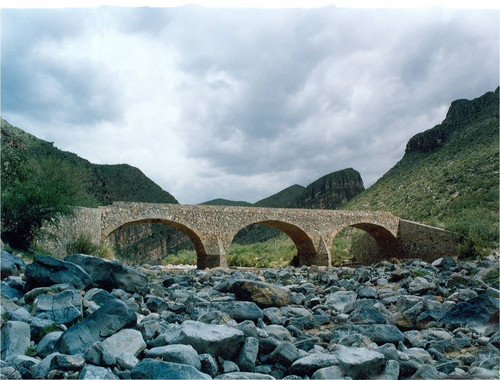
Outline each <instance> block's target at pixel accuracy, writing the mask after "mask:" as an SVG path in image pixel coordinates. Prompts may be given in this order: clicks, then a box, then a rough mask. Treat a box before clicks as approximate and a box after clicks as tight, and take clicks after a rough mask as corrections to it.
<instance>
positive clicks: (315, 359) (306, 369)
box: [291, 353, 340, 376]
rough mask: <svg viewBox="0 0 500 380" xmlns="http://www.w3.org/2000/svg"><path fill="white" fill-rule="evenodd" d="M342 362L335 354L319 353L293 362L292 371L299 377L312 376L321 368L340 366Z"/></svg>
mask: <svg viewBox="0 0 500 380" xmlns="http://www.w3.org/2000/svg"><path fill="white" fill-rule="evenodd" d="M339 364H340V361H339V359H338V357H337V355H335V354H331V353H318V354H312V355H308V356H304V357H303V358H300V359H298V360H296V361H295V362H293V364H292V366H291V371H292V373H294V374H297V375H299V376H304V375H308V376H311V375H312V374H313V373H314V372H316V371H317V370H318V369H320V368H324V367H331V366H336V365H339Z"/></svg>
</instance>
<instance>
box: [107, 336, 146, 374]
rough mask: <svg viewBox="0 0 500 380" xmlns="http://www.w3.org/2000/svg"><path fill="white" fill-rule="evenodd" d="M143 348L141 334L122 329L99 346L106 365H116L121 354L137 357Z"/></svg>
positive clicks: (143, 343) (144, 345) (144, 343)
mask: <svg viewBox="0 0 500 380" xmlns="http://www.w3.org/2000/svg"><path fill="white" fill-rule="evenodd" d="M145 348H146V342H144V339H142V334H141V333H140V332H139V331H138V330H133V329H123V330H121V331H119V332H117V333H116V334H113V335H112V336H110V337H109V338H106V339H105V340H104V341H103V342H102V344H101V349H102V357H103V359H104V360H103V361H104V363H105V364H106V365H114V364H116V360H117V358H118V356H120V354H123V353H128V354H131V355H132V356H134V357H137V356H138V355H139V354H140V353H141V352H142V351H143V350H144V349H145ZM104 363H102V364H104Z"/></svg>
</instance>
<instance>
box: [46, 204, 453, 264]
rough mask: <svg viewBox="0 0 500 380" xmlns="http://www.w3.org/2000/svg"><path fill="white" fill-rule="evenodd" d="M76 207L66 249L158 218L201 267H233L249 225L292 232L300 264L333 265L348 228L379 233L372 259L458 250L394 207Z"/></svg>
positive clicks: (62, 235) (62, 237)
mask: <svg viewBox="0 0 500 380" xmlns="http://www.w3.org/2000/svg"><path fill="white" fill-rule="evenodd" d="M75 210H76V211H75V215H74V216H73V217H71V218H65V219H63V220H61V224H60V228H59V229H58V230H57V231H55V234H56V235H57V236H58V238H59V245H58V247H59V249H61V250H62V251H65V245H66V244H67V243H68V242H69V241H71V240H72V239H74V238H75V236H78V234H79V233H83V232H85V233H86V234H89V235H90V236H92V237H93V239H94V241H95V242H100V241H106V239H107V238H108V236H109V235H111V234H112V233H114V232H116V231H118V230H119V229H121V228H124V227H125V226H128V225H132V224H137V223H158V224H163V225H167V226H170V227H173V228H176V229H178V230H180V231H182V232H184V233H185V234H186V235H187V236H188V237H189V238H190V239H191V241H192V243H193V246H194V248H195V250H196V253H197V257H198V267H199V268H213V267H227V259H226V252H227V250H228V248H229V246H230V245H231V242H232V241H233V238H234V236H235V235H236V234H237V233H238V232H239V231H240V230H241V229H242V228H245V227H247V226H249V225H264V226H269V227H274V228H277V229H279V230H281V231H283V232H284V233H286V234H287V235H288V236H289V237H290V238H291V239H292V240H293V242H294V243H295V245H296V247H297V260H296V261H295V263H296V264H298V265H320V266H329V265H331V257H330V247H331V245H332V241H333V238H334V237H335V235H336V234H337V233H338V232H340V231H341V230H342V229H344V228H345V227H356V228H359V229H361V230H364V231H366V232H367V233H368V234H369V235H370V236H371V237H372V238H373V239H370V240H371V243H370V244H371V245H372V247H371V250H372V251H373V250H375V251H376V252H374V253H373V254H372V256H373V257H372V258H375V257H376V258H377V259H380V258H383V257H387V258H389V257H394V256H401V257H422V256H429V255H431V256H437V257H441V256H446V255H450V253H452V251H453V252H454V239H453V237H452V235H451V234H450V233H448V232H447V231H444V230H440V229H436V228H433V227H429V226H424V225H420V224H416V223H412V222H409V221H404V220H402V219H400V218H398V217H397V216H394V215H392V214H391V213H388V212H368V211H343V210H311V209H284V208H259V207H234V206H202V205H181V204H156V203H132V202H115V203H113V204H112V205H109V206H101V207H98V208H96V209H90V208H75ZM443 239H444V240H445V243H444V244H443ZM53 249H54V247H53ZM61 254H62V255H64V252H61ZM365 256H366V255H365ZM362 259H363V261H370V260H369V259H367V258H366V257H363V258H362Z"/></svg>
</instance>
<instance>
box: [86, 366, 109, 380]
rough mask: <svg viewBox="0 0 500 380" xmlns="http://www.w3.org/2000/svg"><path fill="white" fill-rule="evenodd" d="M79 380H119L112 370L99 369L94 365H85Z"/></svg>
mask: <svg viewBox="0 0 500 380" xmlns="http://www.w3.org/2000/svg"><path fill="white" fill-rule="evenodd" d="M78 378H79V379H88V380H95V379H99V380H101V379H102V380H104V379H118V377H116V376H115V375H114V374H113V372H112V371H111V369H110V368H106V367H98V366H95V365H92V364H85V366H84V367H83V369H82V371H81V372H80V376H79V377H78Z"/></svg>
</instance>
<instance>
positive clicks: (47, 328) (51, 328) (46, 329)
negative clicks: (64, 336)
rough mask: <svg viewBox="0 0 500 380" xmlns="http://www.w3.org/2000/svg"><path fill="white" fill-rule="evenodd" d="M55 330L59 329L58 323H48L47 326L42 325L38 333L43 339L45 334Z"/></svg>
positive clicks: (39, 337)
mask: <svg viewBox="0 0 500 380" xmlns="http://www.w3.org/2000/svg"><path fill="white" fill-rule="evenodd" d="M54 331H59V327H58V326H57V323H51V324H50V325H47V326H45V327H42V329H41V330H40V333H39V334H38V339H40V340H41V339H42V338H43V337H44V336H45V335H47V334H49V333H51V332H54Z"/></svg>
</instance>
